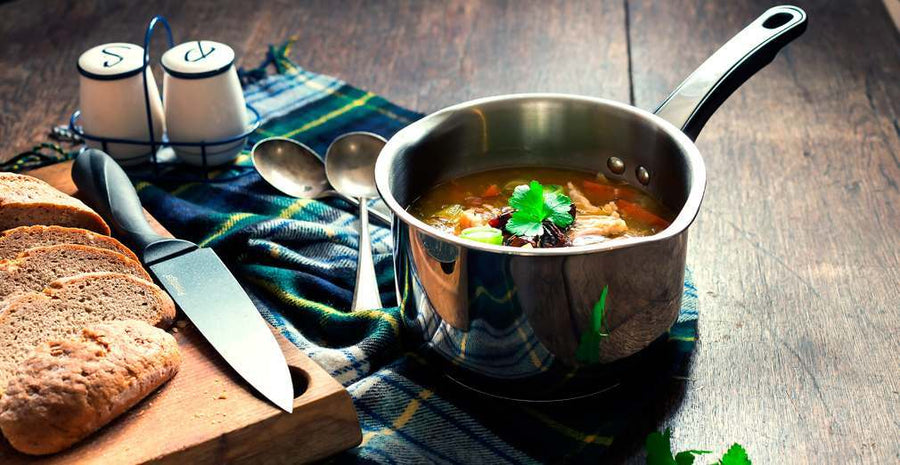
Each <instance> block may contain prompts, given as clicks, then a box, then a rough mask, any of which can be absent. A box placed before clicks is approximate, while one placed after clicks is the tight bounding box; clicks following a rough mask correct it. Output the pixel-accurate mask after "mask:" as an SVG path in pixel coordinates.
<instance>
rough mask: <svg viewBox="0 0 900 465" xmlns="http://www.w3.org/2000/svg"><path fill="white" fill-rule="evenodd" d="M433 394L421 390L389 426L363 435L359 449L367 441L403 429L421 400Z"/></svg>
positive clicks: (426, 390)
mask: <svg viewBox="0 0 900 465" xmlns="http://www.w3.org/2000/svg"><path fill="white" fill-rule="evenodd" d="M433 394H434V393H433V392H431V391H430V390H428V389H423V390H422V392H420V393H419V395H418V398H416V399H412V400H410V401H409V403H408V404H406V407H405V408H404V409H403V413H401V414H400V416H399V417H397V419H396V420H394V421H393V423H392V424H391V426H385V427H384V428H382V429H381V430H380V431H370V432H368V433H366V434H364V435H363V439H362V442H361V443H360V444H359V447H363V446H365V445H366V443H367V442H369V439H372V438H373V437H375V436H389V435H392V434H394V433H395V432H397V430H400V429H403V427H404V426H406V424H407V423H409V421H410V420H412V417H413V415H415V414H416V411H417V410H419V406H420V405H421V404H422V401H423V400H428V398H429V397H431V396H432V395H433Z"/></svg>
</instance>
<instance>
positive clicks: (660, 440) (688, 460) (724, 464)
mask: <svg viewBox="0 0 900 465" xmlns="http://www.w3.org/2000/svg"><path fill="white" fill-rule="evenodd" d="M671 435H672V432H671V431H670V430H669V429H668V428H666V430H665V431H664V432H662V433H659V432H653V433H650V435H649V436H647V442H646V445H645V448H646V450H647V465H693V463H694V459H695V458H697V456H699V455H705V454H710V453H712V452H711V451H708V450H686V451H682V452H679V453H677V454H675V455H674V456H673V455H672V443H671V441H670V438H671ZM712 465H752V462H750V457H748V456H747V451H745V450H744V448H743V447H741V445H740V444H737V443H735V444H732V446H731V447H730V448H729V449H728V452H725V455H723V456H722V458H721V459H719V461H718V462H714V463H713V464H712Z"/></svg>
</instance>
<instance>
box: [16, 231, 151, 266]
mask: <svg viewBox="0 0 900 465" xmlns="http://www.w3.org/2000/svg"><path fill="white" fill-rule="evenodd" d="M61 244H75V245H86V246H90V247H97V248H99V249H106V250H112V251H113V252H119V253H120V254H122V255H124V256H126V257H128V258H130V259H132V260H134V261H138V258H137V256H135V255H134V252H132V251H131V249H129V248H128V247H125V246H124V245H122V243H121V242H119V241H117V240H116V239H113V238H112V237H109V236H104V235H102V234H97V233H95V232H93V231H89V230H87V229H79V228H67V227H64V226H40V225H37V226H19V227H18V228H13V229H10V230H8V231H4V232H2V233H0V260H10V259H13V258H16V256H18V255H19V254H20V253H22V252H24V251H26V250H28V249H33V248H35V247H46V246H48V245H61Z"/></svg>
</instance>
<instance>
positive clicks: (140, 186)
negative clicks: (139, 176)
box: [134, 181, 153, 192]
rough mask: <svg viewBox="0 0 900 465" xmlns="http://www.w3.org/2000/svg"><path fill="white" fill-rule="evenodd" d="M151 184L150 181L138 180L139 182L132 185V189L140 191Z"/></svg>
mask: <svg viewBox="0 0 900 465" xmlns="http://www.w3.org/2000/svg"><path fill="white" fill-rule="evenodd" d="M152 185H153V184H150V183H149V182H147V181H140V182H138V183H137V184H135V185H134V190H135V191H137V192H140V191H142V190H144V189H146V188H148V187H150V186H152Z"/></svg>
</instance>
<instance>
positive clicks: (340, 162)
mask: <svg viewBox="0 0 900 465" xmlns="http://www.w3.org/2000/svg"><path fill="white" fill-rule="evenodd" d="M385 142H386V141H385V140H384V139H382V138H381V137H379V136H377V135H375V134H371V133H368V132H351V133H348V134H344V135H343V136H341V137H338V138H337V139H335V140H334V142H332V143H331V145H330V146H328V152H327V153H326V154H325V174H326V175H327V176H328V180H329V181H331V185H332V186H334V187H335V189H337V191H338V192H341V193H343V194H346V195H348V196H350V197H356V198H358V199H359V261H358V262H357V264H356V288H355V289H354V290H353V304H352V305H351V306H350V310H351V311H357V310H370V309H373V308H381V295H380V294H379V293H378V280H377V279H376V276H375V262H374V261H373V260H372V243H371V238H370V237H369V208H368V202H367V201H366V199H368V198H372V197H376V196H378V190H377V189H376V188H375V170H373V169H372V167H373V166H374V165H375V160H376V159H377V158H378V154H379V153H381V149H382V148H383V147H384V144H385Z"/></svg>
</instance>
